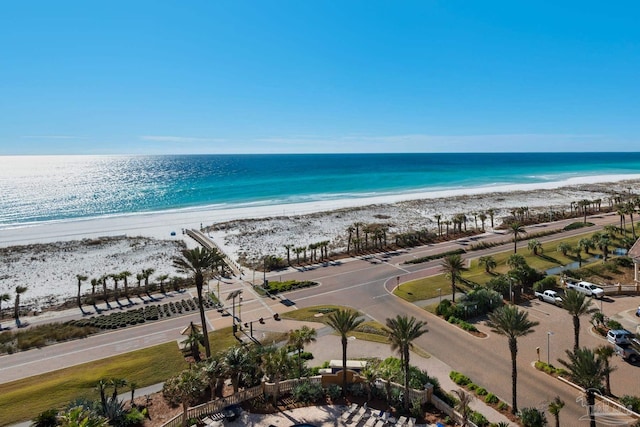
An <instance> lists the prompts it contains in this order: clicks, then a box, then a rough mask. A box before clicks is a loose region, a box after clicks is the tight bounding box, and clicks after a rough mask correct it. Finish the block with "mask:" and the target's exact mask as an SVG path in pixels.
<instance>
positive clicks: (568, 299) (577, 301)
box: [562, 289, 597, 350]
mask: <svg viewBox="0 0 640 427" xmlns="http://www.w3.org/2000/svg"><path fill="white" fill-rule="evenodd" d="M562 307H563V308H564V309H565V310H567V312H568V313H569V314H570V315H571V318H572V319H573V337H574V339H573V348H574V349H575V350H577V349H578V348H579V347H580V316H584V315H586V314H591V313H593V312H595V311H597V309H596V308H594V307H593V306H592V301H591V298H589V297H587V295H586V294H583V293H582V292H578V291H576V290H573V289H567V291H566V292H565V293H564V298H563V299H562Z"/></svg>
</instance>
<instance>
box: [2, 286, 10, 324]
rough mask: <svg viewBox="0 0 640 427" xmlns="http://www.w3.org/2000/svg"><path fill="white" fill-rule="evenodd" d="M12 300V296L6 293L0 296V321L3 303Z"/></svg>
mask: <svg viewBox="0 0 640 427" xmlns="http://www.w3.org/2000/svg"><path fill="white" fill-rule="evenodd" d="M10 299H11V295H9V294H7V293H4V294H0V319H2V317H3V316H2V303H3V302H7V301H9V300H10ZM1 330H2V326H1V325H0V331H1Z"/></svg>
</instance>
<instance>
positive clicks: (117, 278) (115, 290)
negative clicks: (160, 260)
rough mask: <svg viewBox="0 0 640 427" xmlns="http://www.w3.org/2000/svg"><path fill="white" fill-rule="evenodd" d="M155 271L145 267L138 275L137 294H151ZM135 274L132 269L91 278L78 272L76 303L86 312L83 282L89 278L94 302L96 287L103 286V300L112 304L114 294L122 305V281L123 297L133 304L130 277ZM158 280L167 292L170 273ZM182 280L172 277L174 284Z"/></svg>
mask: <svg viewBox="0 0 640 427" xmlns="http://www.w3.org/2000/svg"><path fill="white" fill-rule="evenodd" d="M153 273H155V269H153V268H148V269H144V270H142V272H141V273H138V274H137V275H136V279H137V280H138V288H137V290H136V292H135V294H136V295H137V296H138V297H140V294H141V293H145V294H147V295H149V292H150V286H149V279H150V278H151V276H152V275H153ZM131 276H133V274H132V273H131V272H130V271H127V270H125V271H122V272H120V273H112V274H105V275H103V276H101V277H99V278H92V279H89V277H88V276H85V275H83V274H77V275H76V280H77V288H78V289H77V294H76V304H77V305H78V308H79V309H80V311H82V313H83V314H84V313H85V312H84V309H83V308H82V305H83V304H82V284H83V282H86V281H88V280H89V283H90V284H91V300H92V301H93V303H94V304H95V301H96V288H102V300H103V301H104V302H105V303H106V304H107V306H110V304H109V298H110V296H113V298H114V299H115V302H116V303H117V304H118V305H120V306H121V305H122V304H121V303H120V300H119V299H120V297H121V294H120V288H119V285H120V283H121V282H122V285H123V288H122V297H123V298H125V299H127V300H128V305H131V304H132V302H131V300H130V296H131V288H130V286H129V278H130V277H131ZM157 279H158V281H159V284H160V291H161V292H162V293H165V288H164V283H165V282H166V281H167V280H168V279H169V275H167V274H163V275H160V276H158V278H157ZM109 281H112V283H113V287H112V288H111V289H109V286H108V285H109ZM143 281H144V287H143V285H142V282H143ZM179 281H180V278H179V277H174V278H173V279H172V282H173V284H174V286H176V285H177V284H178V283H179Z"/></svg>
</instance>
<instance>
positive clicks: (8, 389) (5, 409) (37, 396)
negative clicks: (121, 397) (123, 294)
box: [0, 327, 275, 426]
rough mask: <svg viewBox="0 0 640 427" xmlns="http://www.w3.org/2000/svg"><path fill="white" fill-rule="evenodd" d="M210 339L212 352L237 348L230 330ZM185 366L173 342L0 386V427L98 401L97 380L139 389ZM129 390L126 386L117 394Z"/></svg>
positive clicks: (220, 332)
mask: <svg viewBox="0 0 640 427" xmlns="http://www.w3.org/2000/svg"><path fill="white" fill-rule="evenodd" d="M209 338H210V342H211V351H212V352H213V353H217V352H220V351H223V350H225V349H227V348H229V347H232V346H234V345H237V340H236V339H235V338H234V337H233V334H232V333H231V328H230V327H229V328H223V329H219V330H217V331H213V332H211V333H210V334H209ZM270 339H275V337H270ZM187 367H188V364H187V362H186V361H185V358H184V356H183V355H182V353H181V352H180V350H179V349H178V346H177V344H176V342H175V341H172V342H168V343H165V344H161V345H157V346H153V347H148V348H144V349H141V350H136V351H132V352H130V353H126V354H122V355H119V356H114V357H109V358H106V359H101V360H96V361H93V362H88V363H84V364H82V365H77V366H73V367H70V368H65V369H60V370H57V371H53V372H49V373H46V374H41V375H35V376H32V377H28V378H23V379H20V380H17V381H13V382H9V383H6V384H0V426H6V425H11V424H15V423H18V422H21V421H25V420H29V419H33V418H34V417H35V416H36V415H38V414H39V413H41V412H42V411H45V410H47V409H50V408H61V407H64V406H65V405H66V404H68V403H69V402H70V401H72V400H73V399H76V398H78V397H85V398H89V399H95V398H98V397H99V394H98V391H97V390H96V384H97V382H98V381H99V380H100V379H104V378H123V379H125V380H127V381H128V382H129V383H132V382H133V383H136V384H137V387H138V388H140V387H146V386H149V385H153V384H158V383H161V382H164V381H165V380H166V379H168V378H170V377H172V376H174V375H177V374H178V373H179V372H181V371H182V370H184V369H186V368H187ZM128 390H130V389H129V388H128V387H127V386H125V387H123V388H122V389H120V390H119V391H120V392H121V393H124V392H126V391H128Z"/></svg>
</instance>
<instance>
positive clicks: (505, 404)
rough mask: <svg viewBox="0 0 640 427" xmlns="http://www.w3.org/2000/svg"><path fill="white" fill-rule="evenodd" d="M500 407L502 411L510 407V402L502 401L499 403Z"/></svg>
mask: <svg viewBox="0 0 640 427" xmlns="http://www.w3.org/2000/svg"><path fill="white" fill-rule="evenodd" d="M498 409H499V410H501V411H506V410H508V409H509V404H508V403H507V402H503V401H500V402H499V403H498Z"/></svg>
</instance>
